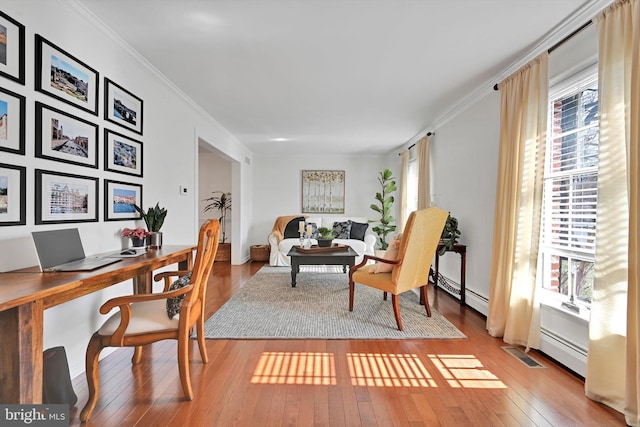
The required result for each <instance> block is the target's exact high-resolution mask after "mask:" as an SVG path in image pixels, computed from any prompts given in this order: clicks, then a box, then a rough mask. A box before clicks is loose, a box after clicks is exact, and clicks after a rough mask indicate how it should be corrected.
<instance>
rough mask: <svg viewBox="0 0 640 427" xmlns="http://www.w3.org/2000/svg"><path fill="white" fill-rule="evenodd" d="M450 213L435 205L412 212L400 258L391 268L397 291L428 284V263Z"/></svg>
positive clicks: (403, 238)
mask: <svg viewBox="0 0 640 427" xmlns="http://www.w3.org/2000/svg"><path fill="white" fill-rule="evenodd" d="M448 216H449V213H448V212H446V211H443V210H442V209H438V208H436V207H433V208H427V209H421V210H418V211H414V212H411V214H410V215H409V219H408V220H407V225H406V226H405V228H404V233H403V236H402V240H401V242H400V248H399V250H398V259H401V260H402V263H401V264H400V265H398V266H395V267H394V268H393V271H392V273H391V274H392V275H391V277H392V281H393V282H394V283H395V285H396V289H397V290H398V293H400V292H404V291H407V290H409V289H415V288H417V287H420V286H423V285H426V284H427V280H429V267H430V266H431V261H432V260H433V257H434V255H435V253H436V249H437V248H438V242H439V240H440V236H441V235H442V230H443V229H444V225H445V223H446V221H447V217H448Z"/></svg>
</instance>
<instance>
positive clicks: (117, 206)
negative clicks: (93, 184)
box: [104, 179, 142, 221]
mask: <svg viewBox="0 0 640 427" xmlns="http://www.w3.org/2000/svg"><path fill="white" fill-rule="evenodd" d="M134 204H135V205H138V206H142V185H141V184H132V183H129V182H121V181H113V180H108V179H105V180H104V220H105V221H124V220H131V219H140V214H139V213H138V212H137V211H136V210H135V208H134V207H133V205H134Z"/></svg>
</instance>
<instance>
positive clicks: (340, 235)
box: [333, 221, 351, 239]
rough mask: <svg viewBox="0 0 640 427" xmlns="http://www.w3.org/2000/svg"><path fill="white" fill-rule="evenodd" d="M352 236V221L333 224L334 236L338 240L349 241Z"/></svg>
mask: <svg viewBox="0 0 640 427" xmlns="http://www.w3.org/2000/svg"><path fill="white" fill-rule="evenodd" d="M350 234H351V221H344V222H334V223H333V235H334V236H335V238H336V239H348V238H349V235H350Z"/></svg>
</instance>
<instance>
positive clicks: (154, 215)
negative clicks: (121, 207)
mask: <svg viewBox="0 0 640 427" xmlns="http://www.w3.org/2000/svg"><path fill="white" fill-rule="evenodd" d="M133 207H134V208H135V210H136V211H138V213H139V214H140V216H141V217H142V219H143V220H144V223H145V224H147V230H149V235H150V236H151V237H150V240H151V242H150V243H149V246H151V247H152V248H154V249H159V248H161V247H162V233H161V232H160V229H161V228H162V225H163V224H164V220H165V218H166V217H167V210H166V209H165V208H161V207H160V202H158V203H156V205H155V206H152V207H150V208H149V209H148V210H147V211H146V212H145V211H144V210H143V209H142V208H140V206H138V205H133Z"/></svg>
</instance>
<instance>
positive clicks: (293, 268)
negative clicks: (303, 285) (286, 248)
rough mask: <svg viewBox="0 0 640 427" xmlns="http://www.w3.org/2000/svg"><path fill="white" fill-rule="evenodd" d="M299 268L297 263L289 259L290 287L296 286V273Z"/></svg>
mask: <svg viewBox="0 0 640 427" xmlns="http://www.w3.org/2000/svg"><path fill="white" fill-rule="evenodd" d="M291 258H293V257H291ZM299 269H300V267H299V266H298V263H297V262H294V261H291V287H292V288H295V287H296V274H297V273H298V270H299Z"/></svg>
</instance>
